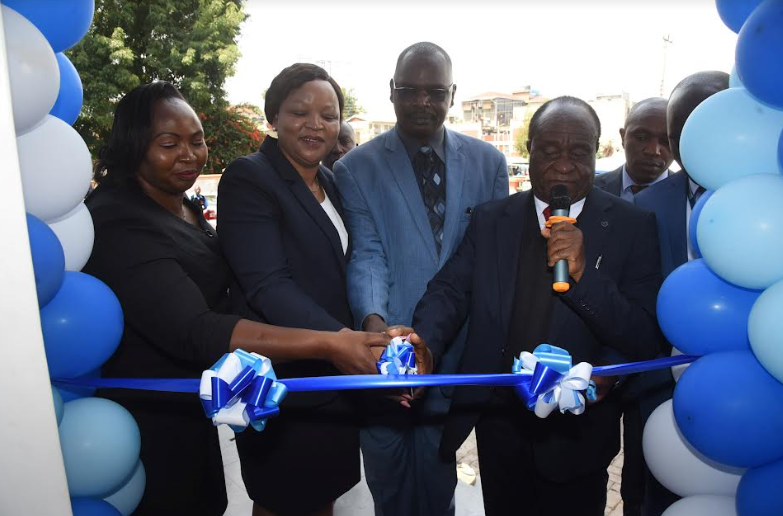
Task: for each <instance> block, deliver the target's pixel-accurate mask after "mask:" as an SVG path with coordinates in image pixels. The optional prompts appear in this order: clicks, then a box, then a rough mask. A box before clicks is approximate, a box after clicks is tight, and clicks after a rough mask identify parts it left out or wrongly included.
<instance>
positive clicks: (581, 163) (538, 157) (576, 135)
mask: <svg viewBox="0 0 783 516" xmlns="http://www.w3.org/2000/svg"><path fill="white" fill-rule="evenodd" d="M528 150H529V151H530V182H531V183H532V188H533V193H534V194H535V196H536V197H538V198H539V199H541V200H542V201H544V202H549V195H550V192H551V191H552V187H553V186H555V185H556V184H563V185H565V186H566V188H567V189H568V196H569V197H571V202H576V201H578V200H580V199H583V198H584V197H585V196H586V195H587V193H588V192H589V191H590V188H591V187H592V186H593V172H594V170H595V153H596V152H597V150H598V133H597V128H596V126H595V122H594V121H593V119H592V118H591V117H590V114H589V113H588V112H587V110H585V109H584V108H581V107H578V106H569V105H560V106H554V107H552V108H549V109H547V111H546V112H545V113H544V114H543V115H542V116H541V119H540V120H539V125H538V129H537V130H536V133H535V135H534V136H533V139H532V140H531V141H530V144H529V148H528Z"/></svg>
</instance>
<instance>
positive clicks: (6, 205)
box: [0, 14, 71, 516]
mask: <svg viewBox="0 0 783 516" xmlns="http://www.w3.org/2000/svg"><path fill="white" fill-rule="evenodd" d="M42 150H43V149H42ZM52 158H53V160H55V159H56V156H53V157H52ZM53 164H54V161H53ZM0 185H2V193H3V200H4V202H3V204H2V210H3V219H4V224H3V229H4V231H3V235H2V238H0V515H2V516H39V515H40V516H71V505H70V501H69V498H68V486H67V484H66V480H65V470H64V469H63V462H62V455H61V452H60V440H59V436H58V433H57V421H56V419H55V415H54V406H53V402H52V391H51V387H50V384H49V370H48V368H47V365H46V356H45V354H44V347H43V338H42V336H41V324H40V321H39V315H38V299H37V297H36V293H35V278H34V276H33V266H32V262H31V261H30V245H29V243H28V239H27V223H26V220H25V210H24V201H23V199H22V182H21V179H20V177H19V160H18V158H17V154H16V134H15V132H14V123H13V115H12V113H11V92H10V89H9V83H8V66H7V60H6V52H5V36H4V32H3V24H2V14H0Z"/></svg>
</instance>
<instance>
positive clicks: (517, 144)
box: [514, 111, 533, 158]
mask: <svg viewBox="0 0 783 516" xmlns="http://www.w3.org/2000/svg"><path fill="white" fill-rule="evenodd" d="M532 118H533V113H532V112H530V111H528V113H527V114H526V115H525V119H524V121H523V122H522V128H521V129H520V130H519V131H518V132H517V137H516V139H515V140H514V150H515V151H517V153H519V155H520V156H522V157H523V158H528V157H530V153H529V152H528V151H527V136H528V134H529V132H530V120H531V119H532Z"/></svg>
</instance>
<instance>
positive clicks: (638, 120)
mask: <svg viewBox="0 0 783 516" xmlns="http://www.w3.org/2000/svg"><path fill="white" fill-rule="evenodd" d="M666 106H667V102H666V100H665V99H661V98H650V99H645V100H642V101H641V102H639V103H638V104H636V105H635V106H634V107H633V108H632V109H631V111H630V113H628V118H626V120H625V127H623V128H622V129H620V137H621V138H622V141H623V148H624V149H625V160H626V163H625V164H624V165H623V166H622V167H620V168H618V169H617V170H615V171H614V172H607V173H606V174H601V175H599V176H597V177H596V178H595V186H597V187H598V188H600V189H602V190H604V191H605V192H609V193H611V194H613V195H616V196H618V197H620V198H621V199H624V200H626V201H628V202H633V200H634V197H635V195H636V194H637V193H639V192H641V191H642V190H644V189H645V188H647V187H648V186H651V185H653V184H656V183H659V182H661V181H663V180H665V179H666V178H667V177H668V176H669V171H668V168H669V165H671V162H672V154H671V151H670V149H669V137H668V133H667V129H666ZM615 361H618V362H621V361H622V359H621V358H616V357H615ZM672 383H673V382H672V376H671V373H670V372H669V370H668V369H666V370H659V371H650V372H649V373H640V374H637V375H632V376H631V377H629V378H628V379H627V381H626V382H625V384H624V385H623V388H622V395H621V401H622V406H623V446H624V450H623V451H624V457H625V460H624V462H623V474H622V482H621V488H620V493H621V494H622V497H623V516H639V515H640V514H641V507H642V502H643V500H644V490H645V487H644V486H645V479H646V477H647V474H648V473H647V467H646V464H645V462H644V452H643V450H642V430H643V428H644V426H643V424H642V417H641V414H640V411H639V401H640V398H641V397H642V396H652V397H653V398H654V400H657V399H658V397H656V393H658V392H659V391H661V390H663V392H664V394H663V395H664V396H666V393H669V395H670V389H671V384H672ZM653 403H654V402H653ZM647 415H648V416H649V414H647Z"/></svg>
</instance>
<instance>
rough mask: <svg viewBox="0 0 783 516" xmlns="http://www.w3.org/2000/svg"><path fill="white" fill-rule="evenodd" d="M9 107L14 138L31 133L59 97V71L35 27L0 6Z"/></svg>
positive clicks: (12, 11) (13, 12)
mask: <svg viewBox="0 0 783 516" xmlns="http://www.w3.org/2000/svg"><path fill="white" fill-rule="evenodd" d="M2 14H3V29H4V30H5V47H6V53H7V55H8V75H9V78H10V83H11V106H12V108H13V111H14V125H15V126H16V134H17V135H21V134H24V133H26V132H27V131H29V130H30V129H32V128H33V127H34V126H35V125H36V124H38V123H39V122H40V121H41V120H43V118H44V117H45V116H46V115H47V114H48V113H49V111H51V110H52V106H54V103H55V102H56V101H57V95H58V94H59V93H60V68H59V66H57V58H56V57H55V56H54V51H53V50H52V47H51V46H50V45H49V42H48V41H46V38H45V37H44V35H43V34H41V31H39V30H38V29H37V28H36V27H35V25H33V24H32V23H31V22H30V21H29V20H28V19H27V18H25V17H24V16H22V15H21V14H19V13H18V12H16V11H14V10H13V9H11V8H9V7H6V6H2Z"/></svg>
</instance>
